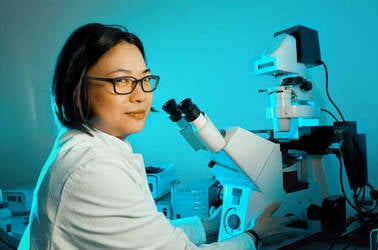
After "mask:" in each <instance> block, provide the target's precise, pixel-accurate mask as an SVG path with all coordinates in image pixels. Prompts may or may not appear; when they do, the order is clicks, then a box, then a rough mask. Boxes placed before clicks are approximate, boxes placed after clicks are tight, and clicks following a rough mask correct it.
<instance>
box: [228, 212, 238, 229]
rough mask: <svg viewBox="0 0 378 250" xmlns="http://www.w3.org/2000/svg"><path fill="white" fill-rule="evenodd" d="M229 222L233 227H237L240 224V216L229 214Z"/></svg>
mask: <svg viewBox="0 0 378 250" xmlns="http://www.w3.org/2000/svg"><path fill="white" fill-rule="evenodd" d="M227 224H228V226H229V227H230V228H232V229H237V228H238V227H239V225H240V218H239V216H238V215H236V214H231V215H230V216H228V219H227Z"/></svg>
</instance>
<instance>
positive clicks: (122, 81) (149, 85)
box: [85, 75, 160, 95]
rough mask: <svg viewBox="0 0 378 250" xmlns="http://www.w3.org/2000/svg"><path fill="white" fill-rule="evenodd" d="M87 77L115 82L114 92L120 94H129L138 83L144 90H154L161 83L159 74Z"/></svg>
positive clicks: (88, 77)
mask: <svg viewBox="0 0 378 250" xmlns="http://www.w3.org/2000/svg"><path fill="white" fill-rule="evenodd" d="M85 79H88V80H98V81H104V82H111V83H113V89H114V93H116V94H119V95H127V94H130V93H131V92H133V91H134V89H135V88H136V86H137V85H138V83H140V86H141V87H142V90H143V91H144V92H152V91H154V90H156V89H157V87H158V85H159V79H160V77H159V76H156V75H148V76H145V77H143V78H141V79H136V78H135V77H133V76H120V77H115V78H103V77H91V76H87V77H86V78H85Z"/></svg>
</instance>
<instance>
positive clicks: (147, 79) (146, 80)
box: [143, 76, 151, 82]
mask: <svg viewBox="0 0 378 250" xmlns="http://www.w3.org/2000/svg"><path fill="white" fill-rule="evenodd" d="M149 81H151V76H146V77H145V78H143V82H149Z"/></svg>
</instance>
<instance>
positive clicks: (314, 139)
mask: <svg viewBox="0 0 378 250" xmlns="http://www.w3.org/2000/svg"><path fill="white" fill-rule="evenodd" d="M275 36H276V38H277V39H276V40H277V41H278V42H276V44H275V47H274V50H272V51H268V53H267V54H266V55H265V56H264V57H263V58H261V59H260V60H257V61H256V62H255V73H256V74H265V75H271V76H274V77H275V78H278V79H279V80H280V82H281V84H280V85H279V86H277V87H275V88H270V89H267V90H264V92H267V93H268V94H269V95H270V103H271V106H270V107H269V108H268V109H267V118H269V119H272V121H273V131H272V132H273V136H270V137H269V138H266V137H264V136H260V135H258V134H257V133H255V132H252V131H248V130H245V129H243V128H240V127H235V128H230V129H226V130H222V131H220V130H218V129H217V127H216V126H215V125H214V124H213V123H212V122H211V120H210V119H209V118H208V117H207V116H206V115H205V114H204V113H203V112H202V111H200V110H199V108H198V107H197V106H196V105H194V104H193V103H192V102H191V100H190V99H189V98H188V99H185V100H183V101H182V102H181V103H180V104H178V105H177V104H176V102H175V101H174V100H173V99H171V100H169V101H168V102H167V103H166V104H165V105H164V106H163V109H164V110H165V111H166V112H167V113H169V114H170V115H171V116H170V119H171V120H172V121H174V122H176V123H177V124H178V125H179V126H180V128H181V131H180V133H181V135H183V136H184V138H185V139H186V140H187V142H188V143H189V144H190V145H192V147H193V149H195V150H208V151H209V152H210V156H209V157H210V163H209V167H210V168H211V171H212V173H213V174H214V176H215V177H216V178H217V179H218V180H219V181H220V183H221V184H222V185H223V188H224V190H223V207H222V219H221V224H220V229H219V237H218V240H224V239H227V238H230V237H232V236H234V235H238V234H240V233H243V232H245V231H246V230H248V229H249V228H251V227H252V226H253V223H254V219H255V218H256V217H257V216H258V215H259V213H261V212H262V210H263V209H264V208H265V207H266V206H268V205H269V204H271V203H272V202H275V201H279V202H281V206H280V208H279V209H278V211H276V212H275V215H277V216H286V215H295V216H297V218H298V219H299V221H298V222H299V223H296V225H292V226H294V227H299V228H302V229H306V230H307V232H308V234H313V233H316V232H319V231H321V230H322V229H324V228H323V226H324V225H322V224H324V223H323V222H324V221H321V222H320V221H319V220H313V219H314V217H316V216H313V215H312V214H311V213H313V212H314V209H312V208H314V207H316V208H319V207H321V206H323V205H324V204H325V203H324V201H326V206H327V207H332V205H331V206H330V205H329V204H333V205H334V204H336V203H333V201H334V200H333V198H330V197H334V196H335V195H338V194H339V193H340V185H342V184H341V183H338V181H335V178H334V177H336V176H332V174H331V173H330V172H332V171H331V170H332V169H330V168H329V166H328V165H327V164H326V163H325V155H327V154H329V153H330V152H333V153H335V152H336V151H337V153H335V154H336V155H337V154H340V149H337V150H334V151H332V149H330V146H331V144H332V143H340V142H341V143H343V145H344V146H341V151H344V152H342V153H343V154H344V155H346V156H348V155H351V159H348V157H347V158H346V159H347V160H348V162H350V164H349V166H350V167H348V162H345V165H346V169H347V174H348V179H349V181H350V180H352V181H353V182H352V184H351V185H352V186H353V185H354V187H356V186H361V185H363V184H364V183H365V182H366V178H367V175H366V174H365V175H360V174H357V173H356V171H357V170H356V169H357V168H356V167H355V166H354V165H356V163H357V162H358V164H357V165H359V164H360V162H362V163H361V164H362V165H363V164H364V163H366V159H365V162H364V161H363V158H366V156H365V157H363V155H362V154H360V153H361V152H357V151H358V150H356V143H358V141H357V142H356V140H355V137H356V136H357V134H356V126H355V123H353V122H342V123H339V124H336V123H335V124H336V125H335V124H334V125H333V126H319V122H318V117H319V113H320V108H319V107H318V106H317V105H316V103H315V102H314V101H313V100H312V98H311V94H310V90H311V89H312V84H311V83H310V82H309V81H307V80H306V79H305V70H306V68H310V67H313V66H317V65H319V64H321V59H320V49H319V41H318V35H317V32H316V31H314V30H311V29H308V28H306V27H303V26H296V27H293V28H291V29H287V30H284V31H281V32H277V33H276V34H275ZM345 142H346V143H345ZM357 149H358V147H357ZM356 153H358V157H357V158H355V157H354V154H356ZM362 153H363V152H362ZM365 154H366V152H365ZM361 159H362V161H360V160H361ZM344 160H345V159H344ZM348 169H349V170H348ZM359 169H365V172H366V164H365V166H361V168H359ZM354 176H360V177H357V178H356V177H354ZM354 178H355V179H354ZM339 200H340V199H339V198H337V201H339ZM343 202H344V206H342V205H341V206H340V207H341V208H343V209H344V211H342V210H341V212H340V213H339V214H341V215H340V218H341V220H344V221H345V199H344V200H343ZM322 204H323V205H322ZM336 205H338V204H336ZM315 210H316V209H315ZM343 213H344V214H343ZM318 219H319V218H318ZM331 219H332V218H331ZM337 230H339V231H338V233H340V232H343V230H345V227H344V226H342V227H341V228H338V229H337ZM305 236H306V235H303V237H305Z"/></svg>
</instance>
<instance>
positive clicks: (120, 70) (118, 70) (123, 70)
mask: <svg viewBox="0 0 378 250" xmlns="http://www.w3.org/2000/svg"><path fill="white" fill-rule="evenodd" d="M116 72H124V73H127V74H131V73H132V72H131V70H128V69H116V70H113V71H110V72H108V73H106V75H111V74H113V73H116ZM150 72H151V70H150V69H148V68H147V69H145V70H143V71H142V74H146V73H150Z"/></svg>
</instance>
